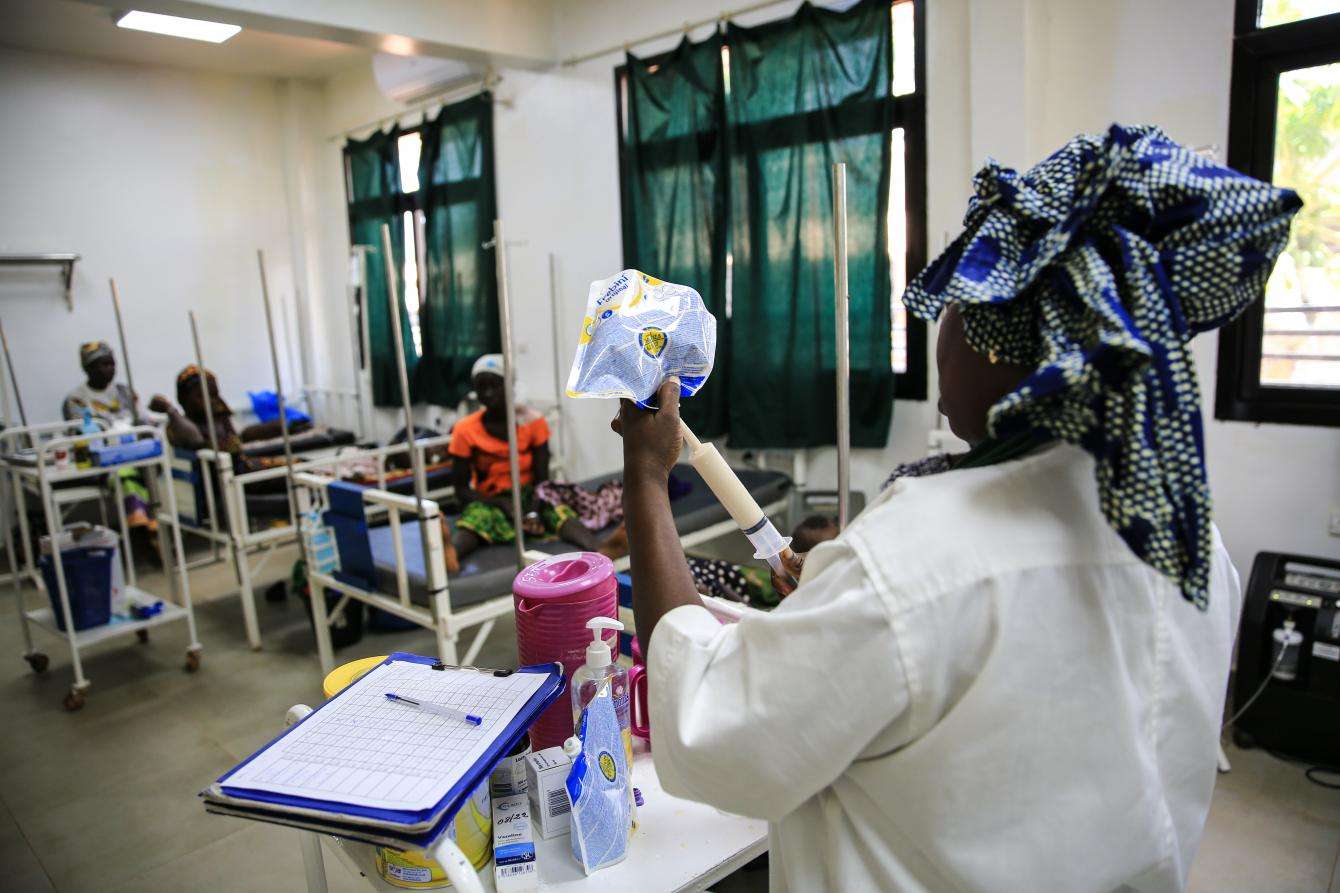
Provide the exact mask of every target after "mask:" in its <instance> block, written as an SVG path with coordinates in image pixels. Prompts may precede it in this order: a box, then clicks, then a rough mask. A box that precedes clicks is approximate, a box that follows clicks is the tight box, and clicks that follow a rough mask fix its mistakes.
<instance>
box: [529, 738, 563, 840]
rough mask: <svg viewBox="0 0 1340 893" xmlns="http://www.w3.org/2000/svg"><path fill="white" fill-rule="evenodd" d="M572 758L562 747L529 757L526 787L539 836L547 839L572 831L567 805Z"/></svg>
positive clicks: (545, 750)
mask: <svg viewBox="0 0 1340 893" xmlns="http://www.w3.org/2000/svg"><path fill="white" fill-rule="evenodd" d="M571 768H572V758H571V757H569V756H568V755H567V754H565V753H564V752H563V748H561V747H549V748H546V749H544V750H541V751H537V752H535V753H533V754H531V755H530V756H529V757H527V758H526V787H527V792H528V794H529V796H530V811H531V815H533V816H534V817H535V827H536V828H538V829H539V830H540V837H542V838H544V839H545V840H548V839H549V838H551V837H557V836H558V835H560V834H567V833H569V832H570V831H571V830H572V826H571V825H570V824H569V814H570V813H571V812H572V806H571V804H570V803H569V802H568V786H567V781H568V772H569V771H570V770H571Z"/></svg>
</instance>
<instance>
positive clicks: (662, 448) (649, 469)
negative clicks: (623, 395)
mask: <svg viewBox="0 0 1340 893" xmlns="http://www.w3.org/2000/svg"><path fill="white" fill-rule="evenodd" d="M656 405H657V406H659V407H660V409H657V410H649V409H639V408H638V407H637V405H636V404H635V403H633V402H632V401H631V400H620V401H619V414H618V415H616V416H615V417H614V421H612V422H611V423H610V427H611V428H613V429H614V433H616V434H618V435H620V436H622V437H623V468H624V478H625V481H626V480H627V478H629V477H635V476H642V477H644V478H645V477H651V478H653V479H657V480H660V481H662V482H664V481H665V480H667V479H668V478H669V477H670V469H672V468H674V467H675V463H676V462H678V461H679V452H680V449H681V447H682V446H683V443H684V436H683V434H681V433H680V430H679V379H678V378H667V379H666V380H665V381H664V382H663V383H662V384H661V387H660V390H658V391H657V392H656Z"/></svg>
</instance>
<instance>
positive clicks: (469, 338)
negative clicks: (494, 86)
mask: <svg viewBox="0 0 1340 893" xmlns="http://www.w3.org/2000/svg"><path fill="white" fill-rule="evenodd" d="M421 132H422V134H423V151H422V153H421V154H420V156H419V193H418V196H419V206H420V207H421V208H422V210H423V214H424V240H425V243H426V246H425V247H426V249H427V257H426V258H422V259H421V268H420V269H421V275H424V276H426V283H427V289H426V290H427V295H426V298H425V301H424V303H423V306H422V307H420V309H419V330H420V337H421V340H422V343H423V356H422V358H421V359H420V361H419V367H418V370H417V373H416V375H415V379H414V392H415V396H416V398H417V399H420V400H424V401H427V402H428V403H432V404H435V405H438V406H454V405H455V404H456V403H457V402H459V401H460V399H461V398H462V397H464V396H465V395H466V393H467V392H469V390H470V388H471V385H470V367H471V366H472V365H473V364H474V361H475V360H476V359H477V358H478V357H479V356H480V355H481V354H486V353H493V352H496V351H498V350H500V349H501V348H500V344H501V343H502V342H501V339H500V337H499V333H498V279H497V268H496V266H495V263H494V255H493V252H492V251H491V250H488V249H485V248H484V247H483V245H484V243H485V242H487V241H488V240H489V239H492V238H493V220H494V218H495V217H496V216H497V200H496V191H495V184H494V174H493V97H492V95H491V94H489V93H483V94H480V95H479V96H475V97H472V98H471V99H467V100H465V101H463V102H458V103H454V104H452V105H449V106H444V107H443V108H442V110H441V112H439V113H438V115H437V117H436V118H434V119H432V120H431V121H425V122H424V124H423V129H422V131H421Z"/></svg>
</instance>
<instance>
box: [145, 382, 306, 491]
mask: <svg viewBox="0 0 1340 893" xmlns="http://www.w3.org/2000/svg"><path fill="white" fill-rule="evenodd" d="M206 400H208V401H209V409H210V411H211V412H212V414H213V419H214V439H215V440H216V441H217V442H218V446H219V451H220V452H223V453H228V454H229V455H231V456H232V457H233V464H234V466H235V467H236V469H237V471H238V473H239V474H240V473H242V472H244V471H251V470H255V469H257V468H265V467H268V466H270V465H274V464H280V463H282V461H283V460H282V459H281V460H275V461H273V462H267V461H265V460H262V459H253V458H249V457H247V455H246V454H245V453H244V452H243V449H242V445H243V444H245V443H250V442H252V441H256V440H269V439H270V438H272V437H278V436H279V435H280V434H281V430H280V421H279V419H275V420H273V421H269V422H259V423H257V424H255V425H248V426H247V427H246V428H243V429H242V432H241V433H240V434H239V433H238V431H237V428H236V427H234V426H233V411H232V409H230V408H229V406H228V404H227V403H225V402H224V400H223V398H222V397H221V396H219V382H218V379H216V378H215V377H214V373H213V372H210V371H209V370H208V369H204V370H202V369H201V368H200V367H199V366H196V365H194V364H192V365H190V366H187V367H186V368H185V369H183V370H181V372H179V373H178V374H177V403H178V404H180V406H181V409H178V408H177V407H175V406H173V405H172V401H170V400H168V398H167V397H164V396H163V395H162V394H155V395H154V397H153V399H152V400H150V401H149V408H150V409H152V410H153V411H154V412H161V413H165V414H166V415H167V417H168V425H167V435H168V440H169V441H170V442H171V443H172V445H173V446H175V447H181V448H182V449H187V450H199V449H205V448H207V447H209V446H210V444H211V440H210V436H209V420H210V412H206V410H205V401H206ZM309 424H310V423H308V422H305V421H291V422H289V433H290V434H296V433H298V432H300V431H302V430H304V429H305V428H307V426H308V425H309Z"/></svg>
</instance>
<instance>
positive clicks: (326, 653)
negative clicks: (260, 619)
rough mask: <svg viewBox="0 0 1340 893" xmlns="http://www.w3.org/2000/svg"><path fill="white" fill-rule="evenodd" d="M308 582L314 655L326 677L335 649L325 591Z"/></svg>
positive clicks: (310, 576) (332, 662) (313, 578)
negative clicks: (327, 612) (314, 638)
mask: <svg viewBox="0 0 1340 893" xmlns="http://www.w3.org/2000/svg"><path fill="white" fill-rule="evenodd" d="M308 580H309V581H310V582H309V584H308V585H309V587H310V588H311V590H312V626H313V627H314V628H315V629H316V654H317V657H318V658H319V659H320V660H321V673H322V675H323V676H326V675H329V673H330V671H331V670H333V669H335V648H334V646H333V645H331V642H330V618H329V616H328V615H327V614H326V590H325V587H323V586H322V585H321V584H320V583H318V582H316V579H315V577H314V576H313V575H311V574H309V575H308ZM439 638H440V634H439ZM443 659H444V660H445V658H443ZM448 662H449V663H454V662H455V661H454V660H452V661H448Z"/></svg>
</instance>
